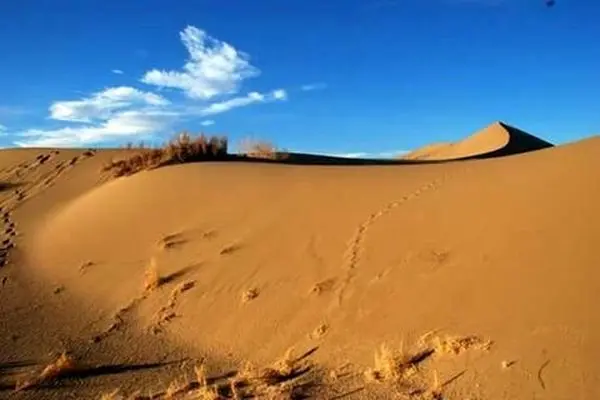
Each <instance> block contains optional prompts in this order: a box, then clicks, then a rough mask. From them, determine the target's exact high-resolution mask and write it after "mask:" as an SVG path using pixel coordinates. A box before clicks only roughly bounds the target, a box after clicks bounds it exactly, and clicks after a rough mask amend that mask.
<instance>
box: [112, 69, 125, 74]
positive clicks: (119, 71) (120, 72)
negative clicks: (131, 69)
mask: <svg viewBox="0 0 600 400" xmlns="http://www.w3.org/2000/svg"><path fill="white" fill-rule="evenodd" d="M111 72H112V73H113V74H117V75H123V74H124V72H123V70H120V69H113V70H111Z"/></svg>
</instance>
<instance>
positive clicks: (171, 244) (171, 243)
mask: <svg viewBox="0 0 600 400" xmlns="http://www.w3.org/2000/svg"><path fill="white" fill-rule="evenodd" d="M185 242H186V240H185V239H184V238H183V236H182V234H181V233H174V234H171V235H166V236H164V237H163V238H161V239H160V240H159V241H158V247H159V248H160V249H161V250H168V249H172V248H175V247H177V246H180V245H182V244H184V243H185Z"/></svg>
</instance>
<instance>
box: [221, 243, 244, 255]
mask: <svg viewBox="0 0 600 400" xmlns="http://www.w3.org/2000/svg"><path fill="white" fill-rule="evenodd" d="M241 248H242V246H241V245H239V244H231V245H229V246H225V247H223V248H222V249H221V251H220V252H219V254H221V255H222V256H224V255H229V254H232V253H235V252H236V251H238V250H239V249H241Z"/></svg>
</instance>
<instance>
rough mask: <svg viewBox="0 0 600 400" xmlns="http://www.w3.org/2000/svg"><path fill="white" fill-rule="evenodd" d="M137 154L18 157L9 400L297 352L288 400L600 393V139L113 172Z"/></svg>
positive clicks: (2, 386) (6, 255) (7, 191)
mask: <svg viewBox="0 0 600 400" xmlns="http://www.w3.org/2000/svg"><path fill="white" fill-rule="evenodd" d="M126 153H127V152H126V151H125V150H98V151H91V152H90V151H86V150H85V149H83V150H65V149H5V150H0V182H2V183H3V186H2V191H1V192H0V206H1V207H2V216H3V227H2V232H3V233H2V237H1V238H0V239H2V240H3V241H5V244H4V247H6V248H7V250H6V251H2V253H1V254H3V256H2V259H3V260H4V261H3V262H4V264H5V265H4V266H3V267H1V268H0V281H1V282H2V283H1V287H0V398H15V399H46V398H47V399H62V398H74V399H75V398H77V399H80V398H81V399H84V398H96V399H97V398H100V396H101V395H102V394H106V393H110V392H111V391H112V390H113V389H116V388H121V392H122V393H123V394H131V393H133V392H134V391H135V390H138V389H139V390H141V394H142V395H145V396H148V395H149V394H150V393H159V392H160V391H164V390H165V389H166V388H167V387H168V386H169V384H170V383H171V382H173V380H177V379H178V380H177V381H178V382H184V381H185V382H190V381H194V378H193V376H194V373H193V366H196V365H200V364H201V363H202V360H204V362H203V363H204V365H205V368H206V370H207V372H208V376H209V377H214V376H218V375H219V374H222V373H225V372H232V374H231V376H233V374H234V373H235V371H238V372H239V371H240V366H241V365H244V363H246V362H250V363H252V364H253V365H255V366H256V367H257V368H264V367H268V366H270V365H272V363H273V362H275V361H277V360H282V359H285V358H286V356H285V355H286V353H287V359H294V360H296V362H297V364H302V365H307V366H309V369H308V370H307V371H303V370H301V369H299V370H296V369H294V368H292V369H293V370H294V371H293V372H294V373H293V374H287V375H285V374H284V375H285V377H284V378H282V379H280V380H277V382H275V383H271V384H269V385H271V386H270V389H269V390H271V391H273V390H275V391H280V392H281V391H285V389H286V387H289V388H292V387H295V388H296V389H294V390H297V391H302V392H304V393H306V395H307V396H308V397H309V398H324V399H333V398H345V399H346V398H347V399H362V398H384V399H385V398H402V396H404V397H405V398H415V399H421V398H423V399H424V398H444V399H533V398H539V399H567V398H568V399H597V398H600V364H599V363H598V362H597V361H596V358H597V355H598V354H600V317H598V313H597V312H596V310H595V306H596V304H597V303H598V298H599V294H598V293H600V272H598V265H600V253H599V252H598V251H596V246H597V243H598V240H599V239H600V209H599V208H598V206H597V204H600V179H599V178H600V176H599V173H598V171H600V165H598V164H599V163H600V158H599V157H598V156H599V155H600V138H598V137H592V138H590V139H586V140H582V141H579V142H575V143H570V144H566V145H561V146H556V147H552V146H551V145H550V144H549V143H547V142H544V141H542V140H541V139H537V138H535V137H532V136H530V135H528V134H526V133H525V132H523V131H521V130H518V129H516V128H513V127H510V126H509V125H507V124H504V123H495V124H492V125H490V126H489V127H487V128H485V129H484V130H482V131H480V132H478V133H476V134H475V135H473V136H471V137H470V138H467V139H465V140H464V141H462V142H458V143H456V144H452V145H446V144H442V145H437V146H433V147H429V149H428V150H426V151H418V152H414V153H412V154H411V155H409V156H408V159H411V160H415V159H421V160H425V161H432V160H436V161H439V160H444V159H459V158H467V159H466V160H461V161H450V162H436V163H422V164H420V163H410V164H399V165H379V166H377V165H364V166H360V165H349V166H344V165H298V164H296V163H288V164H284V163H269V162H265V163H256V162H252V163H250V162H249V163H244V162H204V163H190V164H184V165H175V166H169V167H163V168H159V169H156V170H152V171H144V172H140V173H137V174H135V175H133V176H129V177H123V178H118V179H113V178H111V177H110V176H109V175H108V174H107V173H105V172H101V168H102V166H103V165H104V164H106V162H107V161H108V160H109V159H111V158H113V157H121V156H124V155H125V154H126ZM338 164H339V163H338ZM382 346H384V350H383V355H382V354H380V353H381V349H382ZM63 351H68V352H69V354H72V356H73V357H74V359H75V361H74V362H73V365H72V367H73V368H70V369H69V368H65V372H64V373H63V374H62V375H60V374H59V376H58V378H57V379H54V380H50V379H49V380H48V382H39V383H36V384H34V385H32V387H31V388H29V389H27V390H21V391H18V392H15V391H14V387H15V384H16V383H18V382H21V383H22V382H23V381H24V379H26V378H28V379H29V380H32V379H33V378H32V376H34V374H37V375H38V376H39V373H40V371H41V369H43V366H44V364H46V363H48V362H51V361H52V360H54V359H56V357H57V355H58V354H60V353H61V352H63ZM388 353H389V354H393V353H397V354H399V355H402V354H404V358H399V359H396V360H394V359H391V358H390V356H389V354H388ZM303 355H304V356H305V357H303ZM376 355H378V357H375V356H376ZM417 356H418V357H417ZM411 357H412V358H411ZM299 359H301V360H299ZM296 372H297V374H296ZM288 375H290V376H288ZM184 378H185V379H184ZM224 379H226V378H224ZM281 381H285V382H281ZM436 382H437V383H436ZM263 383H264V382H263ZM304 383H305V384H306V385H305V386H302V384H304ZM269 385H267V386H269ZM192 388H193V385H192ZM289 388H288V389H289ZM188 389H189V388H188ZM257 390H258V389H257ZM191 391H193V390H191V389H190V390H189V392H191ZM257 393H262V394H261V396H262V395H264V396H267V395H266V392H257ZM229 394H231V393H229ZM438 395H439V396H441V397H439V396H438ZM278 396H283V395H281V394H278ZM287 396H288V397H274V398H291V397H290V396H291V395H290V394H289V393H288V394H287ZM436 396H438V397H436ZM157 398H160V397H157ZM162 398H164V396H163V397H162ZM175 398H188V397H185V396H184V395H183V394H182V395H181V396H180V397H177V396H175ZM189 398H193V397H189ZM205 398H209V397H205Z"/></svg>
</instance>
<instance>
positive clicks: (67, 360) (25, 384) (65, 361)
mask: <svg viewBox="0 0 600 400" xmlns="http://www.w3.org/2000/svg"><path fill="white" fill-rule="evenodd" d="M75 366H76V364H75V360H74V359H73V358H72V357H71V356H69V355H68V354H67V353H66V352H63V353H61V355H60V356H58V358H57V359H56V360H54V361H53V362H51V363H50V364H48V365H47V366H46V367H45V368H44V369H43V370H42V371H41V372H40V374H39V375H37V376H35V377H33V378H31V379H26V380H23V381H22V382H18V383H17V385H16V386H15V390H16V391H21V390H25V389H29V388H32V387H35V386H38V385H41V384H43V383H46V382H49V381H52V380H55V379H58V378H60V377H63V376H66V375H68V374H69V373H71V372H73V371H74V370H75Z"/></svg>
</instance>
